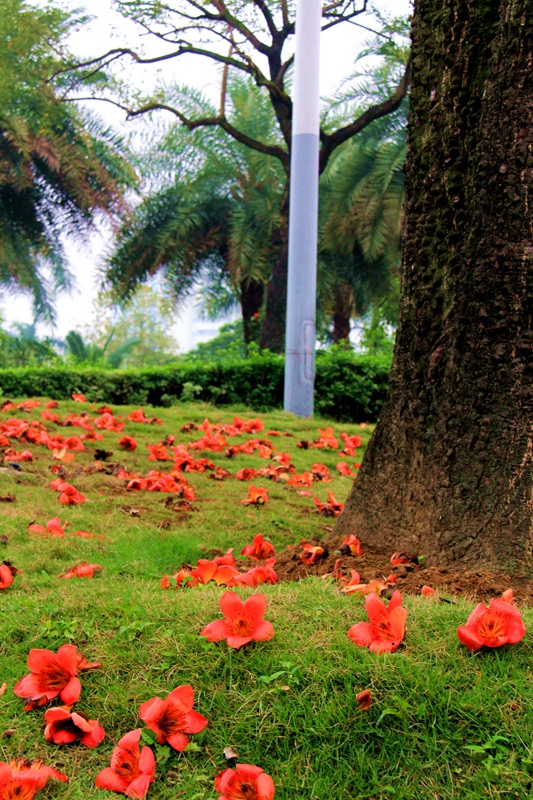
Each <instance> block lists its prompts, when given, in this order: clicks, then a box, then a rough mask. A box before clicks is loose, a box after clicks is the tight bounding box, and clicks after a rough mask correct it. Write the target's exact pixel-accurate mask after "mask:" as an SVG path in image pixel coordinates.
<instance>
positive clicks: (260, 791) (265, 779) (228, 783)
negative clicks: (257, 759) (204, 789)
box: [215, 764, 276, 800]
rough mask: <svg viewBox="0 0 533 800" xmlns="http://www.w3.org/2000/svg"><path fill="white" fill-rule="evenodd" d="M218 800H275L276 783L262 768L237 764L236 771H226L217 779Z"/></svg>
mask: <svg viewBox="0 0 533 800" xmlns="http://www.w3.org/2000/svg"><path fill="white" fill-rule="evenodd" d="M215 790H216V791H217V792H220V795H219V797H218V800H273V798H274V794H275V792H276V789H275V786H274V781H273V780H272V778H271V777H270V775H266V773H264V772H263V770H262V769H261V767H254V766H253V765H252V764H237V765H236V766H235V769H225V770H224V771H223V772H221V773H220V774H219V775H217V776H216V778H215Z"/></svg>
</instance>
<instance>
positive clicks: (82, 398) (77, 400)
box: [71, 392, 87, 403]
mask: <svg viewBox="0 0 533 800" xmlns="http://www.w3.org/2000/svg"><path fill="white" fill-rule="evenodd" d="M71 397H72V399H73V400H74V402H75V403H86V402H87V398H86V397H85V395H84V394H76V392H73V393H72V394H71Z"/></svg>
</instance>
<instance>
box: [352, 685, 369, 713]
mask: <svg viewBox="0 0 533 800" xmlns="http://www.w3.org/2000/svg"><path fill="white" fill-rule="evenodd" d="M355 699H356V700H357V702H358V703H359V707H360V708H362V709H363V711H368V709H369V708H370V706H371V705H372V695H371V693H370V689H363V691H362V692H359V693H358V694H356V695H355Z"/></svg>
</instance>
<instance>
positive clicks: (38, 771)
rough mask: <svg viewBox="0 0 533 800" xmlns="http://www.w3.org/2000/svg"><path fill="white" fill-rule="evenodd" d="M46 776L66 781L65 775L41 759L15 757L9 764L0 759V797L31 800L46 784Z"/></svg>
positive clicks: (12, 799) (3, 799)
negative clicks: (46, 764) (32, 759)
mask: <svg viewBox="0 0 533 800" xmlns="http://www.w3.org/2000/svg"><path fill="white" fill-rule="evenodd" d="M48 778H57V779H58V780H60V781H68V778H67V776H66V775H63V773H62V772H59V770H57V769H53V767H46V766H45V765H44V764H43V762H42V761H33V762H32V761H26V760H25V759H17V760H15V761H12V762H11V763H10V764H6V763H5V762H4V761H0V798H2V800H32V798H33V797H34V796H35V794H36V792H37V791H38V790H39V789H42V788H43V787H44V786H46V782H47V780H48Z"/></svg>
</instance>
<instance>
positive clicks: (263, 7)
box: [254, 0, 279, 37]
mask: <svg viewBox="0 0 533 800" xmlns="http://www.w3.org/2000/svg"><path fill="white" fill-rule="evenodd" d="M254 3H255V5H256V6H257V8H258V9H259V10H260V11H261V13H262V14H263V17H264V18H265V22H266V24H267V26H268V30H269V31H270V33H271V35H272V37H276V36H277V35H278V33H279V31H278V29H277V28H276V26H275V24H274V20H273V18H272V14H271V13H270V9H269V8H268V6H267V4H266V3H265V0H254Z"/></svg>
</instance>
